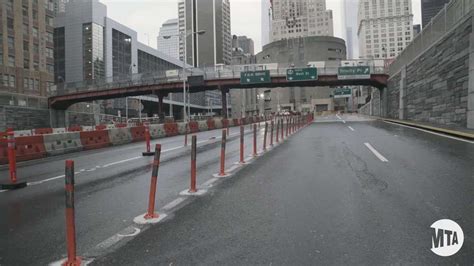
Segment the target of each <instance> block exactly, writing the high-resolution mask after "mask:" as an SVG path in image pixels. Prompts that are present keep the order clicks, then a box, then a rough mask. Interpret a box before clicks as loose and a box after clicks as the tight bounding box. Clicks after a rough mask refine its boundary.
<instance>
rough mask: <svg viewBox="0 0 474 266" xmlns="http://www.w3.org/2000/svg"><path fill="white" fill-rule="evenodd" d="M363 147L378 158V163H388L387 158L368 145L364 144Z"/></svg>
mask: <svg viewBox="0 0 474 266" xmlns="http://www.w3.org/2000/svg"><path fill="white" fill-rule="evenodd" d="M364 144H365V146H366V147H367V148H368V149H369V150H370V151H371V152H372V153H373V154H374V155H375V156H377V158H379V160H380V161H382V162H388V160H387V158H385V157H383V156H382V154H380V153H379V152H378V151H377V150H376V149H375V148H374V147H372V145H370V143H368V142H366V143H364Z"/></svg>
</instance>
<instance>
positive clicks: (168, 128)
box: [164, 123, 179, 137]
mask: <svg viewBox="0 0 474 266" xmlns="http://www.w3.org/2000/svg"><path fill="white" fill-rule="evenodd" d="M164 127H165V132H166V136H167V137H172V136H176V135H178V134H179V131H178V124H177V123H165V125H164Z"/></svg>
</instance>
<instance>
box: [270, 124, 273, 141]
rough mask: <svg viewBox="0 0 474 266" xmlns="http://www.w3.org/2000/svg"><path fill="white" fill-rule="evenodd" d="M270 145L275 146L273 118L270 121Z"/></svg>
mask: <svg viewBox="0 0 474 266" xmlns="http://www.w3.org/2000/svg"><path fill="white" fill-rule="evenodd" d="M270 146H271V147H273V120H272V121H271V122H270Z"/></svg>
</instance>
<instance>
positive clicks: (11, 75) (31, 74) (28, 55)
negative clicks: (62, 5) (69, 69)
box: [0, 0, 54, 105]
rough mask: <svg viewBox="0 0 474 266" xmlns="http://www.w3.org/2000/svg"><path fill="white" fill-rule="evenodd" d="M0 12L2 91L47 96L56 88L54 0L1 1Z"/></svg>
mask: <svg viewBox="0 0 474 266" xmlns="http://www.w3.org/2000/svg"><path fill="white" fill-rule="evenodd" d="M0 11H1V16H0V25H2V27H1V29H0V91H3V92H7V93H18V94H28V95H37V96H47V95H48V94H49V92H50V91H51V90H53V89H54V83H53V81H54V79H53V73H54V50H53V48H54V43H53V38H54V37H53V36H54V35H53V34H54V28H53V26H54V25H53V20H54V2H53V0H46V1H41V2H40V3H39V1H14V0H2V1H1V2H0ZM10 104H12V103H10ZM13 104H18V105H23V103H21V102H18V103H13Z"/></svg>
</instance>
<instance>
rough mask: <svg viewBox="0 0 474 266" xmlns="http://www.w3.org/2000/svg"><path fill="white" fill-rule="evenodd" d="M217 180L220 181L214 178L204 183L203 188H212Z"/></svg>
mask: <svg viewBox="0 0 474 266" xmlns="http://www.w3.org/2000/svg"><path fill="white" fill-rule="evenodd" d="M217 180H219V179H218V178H215V177H214V178H211V179H209V180H207V181H206V182H204V183H202V184H201V186H202V187H212V184H213V183H214V182H216V181H217Z"/></svg>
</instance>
